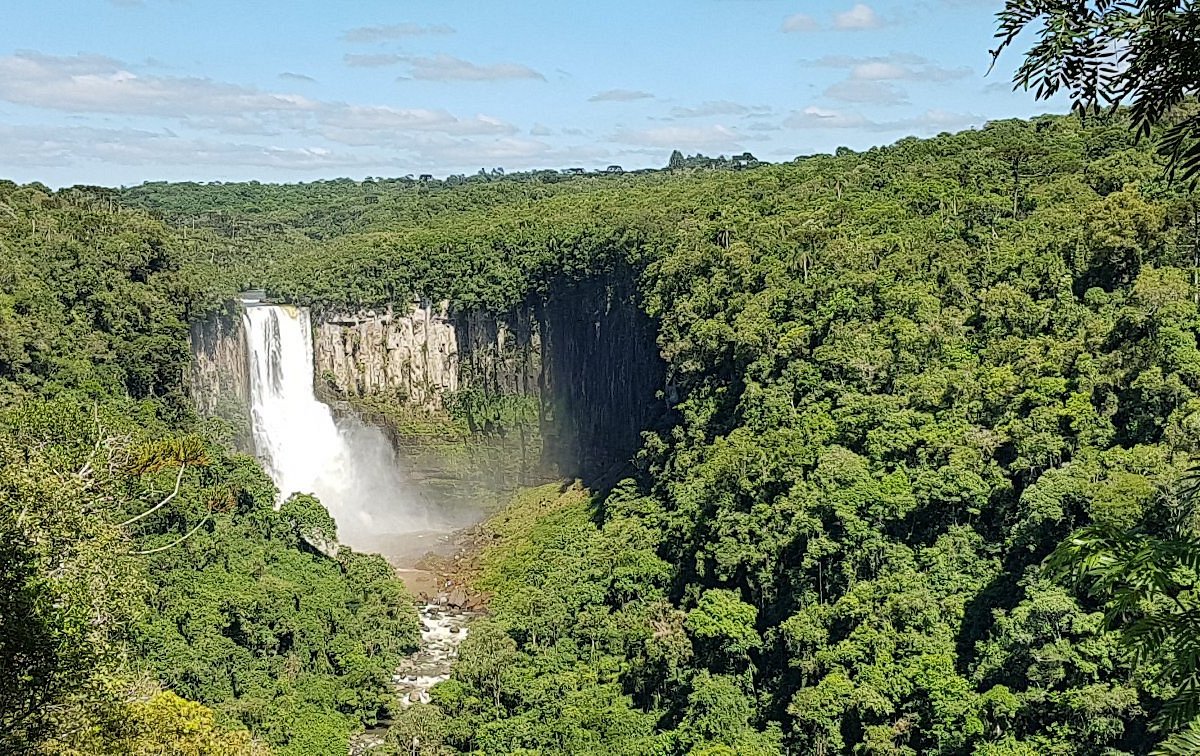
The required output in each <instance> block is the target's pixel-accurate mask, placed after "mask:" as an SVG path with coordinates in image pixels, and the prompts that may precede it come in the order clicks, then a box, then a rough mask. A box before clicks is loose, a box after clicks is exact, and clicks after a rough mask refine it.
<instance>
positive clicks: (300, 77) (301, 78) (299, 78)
mask: <svg viewBox="0 0 1200 756" xmlns="http://www.w3.org/2000/svg"><path fill="white" fill-rule="evenodd" d="M279 78H281V79H283V80H284V81H296V82H300V83H302V84H314V83H316V81H317V80H316V79H314V78H313V77H311V76H306V75H305V74H302V73H295V72H294V71H284V72H283V73H281V74H279Z"/></svg>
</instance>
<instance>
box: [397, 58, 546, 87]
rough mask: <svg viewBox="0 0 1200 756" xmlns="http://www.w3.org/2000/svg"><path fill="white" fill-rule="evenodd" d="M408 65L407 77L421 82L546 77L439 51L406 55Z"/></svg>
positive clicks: (515, 66)
mask: <svg viewBox="0 0 1200 756" xmlns="http://www.w3.org/2000/svg"><path fill="white" fill-rule="evenodd" d="M406 62H407V63H408V64H409V65H411V66H412V70H411V71H410V74H409V75H410V76H411V78H414V79H420V80H423V81H498V80H500V79H541V80H543V81H545V79H546V77H545V76H543V75H542V74H540V73H538V72H537V71H535V70H533V69H532V68H530V67H528V66H523V65H520V64H518V63H492V64H490V65H479V64H477V63H472V62H471V61H469V60H463V59H462V58H456V57H454V56H453V55H445V54H439V55H435V56H433V57H431V58H422V57H416V58H406Z"/></svg>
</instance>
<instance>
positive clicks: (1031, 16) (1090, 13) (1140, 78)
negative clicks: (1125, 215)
mask: <svg viewBox="0 0 1200 756" xmlns="http://www.w3.org/2000/svg"><path fill="white" fill-rule="evenodd" d="M999 17H1000V28H999V30H998V31H997V33H996V37H997V39H998V40H999V45H998V47H997V49H996V51H995V52H994V53H993V57H999V55H1000V53H1001V52H1003V50H1005V49H1006V48H1008V47H1011V46H1012V45H1013V44H1015V43H1016V42H1017V40H1018V39H1019V38H1020V37H1021V34H1022V32H1025V31H1026V30H1029V29H1031V28H1033V27H1034V26H1035V24H1038V25H1039V26H1040V28H1038V29H1037V35H1038V36H1037V38H1036V40H1035V41H1034V42H1033V44H1032V45H1030V47H1029V49H1028V50H1027V51H1026V53H1025V60H1024V62H1023V63H1022V64H1021V66H1020V67H1019V68H1018V69H1017V72H1016V74H1015V75H1014V77H1013V81H1014V82H1015V83H1016V84H1017V85H1018V86H1021V87H1024V88H1026V89H1029V88H1031V87H1032V88H1034V89H1035V92H1036V95H1037V97H1038V99H1049V98H1050V97H1053V96H1054V95H1055V94H1057V93H1058V92H1059V91H1061V90H1064V89H1065V90H1067V91H1068V92H1069V93H1070V96H1071V100H1072V104H1073V107H1074V108H1075V109H1076V110H1078V111H1079V112H1080V113H1081V114H1087V113H1092V112H1099V111H1100V109H1101V107H1112V108H1116V107H1117V106H1119V105H1121V104H1122V103H1127V104H1129V106H1130V115H1131V117H1132V119H1133V126H1134V128H1135V129H1136V131H1137V133H1138V135H1139V136H1147V135H1149V134H1150V132H1151V130H1152V129H1153V128H1154V127H1155V126H1158V125H1159V124H1164V125H1167V128H1166V130H1165V131H1164V132H1163V134H1162V138H1161V140H1160V146H1161V150H1162V152H1163V153H1164V154H1165V155H1166V156H1167V157H1168V159H1169V161H1170V164H1171V166H1172V168H1174V167H1178V168H1180V169H1181V170H1182V174H1183V177H1184V178H1185V179H1194V178H1195V177H1196V175H1197V173H1198V172H1200V140H1198V139H1197V137H1198V136H1200V112H1197V111H1196V109H1195V108H1194V107H1191V108H1189V107H1182V106H1183V105H1184V103H1185V101H1186V99H1187V98H1189V97H1194V96H1195V95H1196V94H1198V93H1200V74H1198V73H1197V72H1198V71H1200V57H1198V55H1197V51H1196V46H1195V37H1196V30H1197V28H1198V27H1200V10H1197V9H1196V8H1195V7H1194V6H1193V5H1192V4H1191V3H1189V2H1180V0H1136V1H1135V2H1120V3H1116V2H1106V1H1105V0H1098V1H1097V0H1093V1H1092V2H1068V1H1067V0H1050V2H1047V1H1046V0H1008V2H1006V3H1005V7H1004V10H1003V11H1002V12H1001V13H1000V14H999Z"/></svg>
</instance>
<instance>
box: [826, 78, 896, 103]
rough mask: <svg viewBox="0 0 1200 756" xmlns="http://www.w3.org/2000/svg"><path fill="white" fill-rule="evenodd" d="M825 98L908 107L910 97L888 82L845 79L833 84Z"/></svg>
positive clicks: (827, 90)
mask: <svg viewBox="0 0 1200 756" xmlns="http://www.w3.org/2000/svg"><path fill="white" fill-rule="evenodd" d="M825 96H826V97H830V98H833V99H835V100H841V101H842V102H861V103H870V104H872V105H906V104H907V103H908V95H907V94H905V93H904V90H902V89H900V87H898V86H896V85H895V84H892V83H891V82H887V81H864V80H862V79H845V80H843V81H839V82H835V83H834V84H831V85H830V86H829V87H828V88H827V89H826V90H825Z"/></svg>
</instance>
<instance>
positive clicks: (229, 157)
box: [0, 126, 366, 170]
mask: <svg viewBox="0 0 1200 756" xmlns="http://www.w3.org/2000/svg"><path fill="white" fill-rule="evenodd" d="M0 146H2V149H3V153H4V155H5V157H4V164H5V165H6V166H25V167H54V166H71V165H75V164H77V163H80V162H97V163H106V164H115V165H132V166H147V165H149V166H161V165H172V166H175V165H188V166H218V167H225V166H249V167H254V168H279V169H288V170H312V169H315V168H350V167H355V166H365V165H366V163H365V162H364V160H363V159H362V158H361V157H358V156H354V155H349V154H343V153H337V152H333V151H330V150H328V149H325V148H323V147H272V146H263V145H256V144H245V143H237V142H215V141H211V140H204V139H193V138H184V137H180V136H177V135H175V134H173V133H170V132H152V131H144V130H139V129H101V128H91V127H83V126H60V127H55V126H0Z"/></svg>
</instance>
